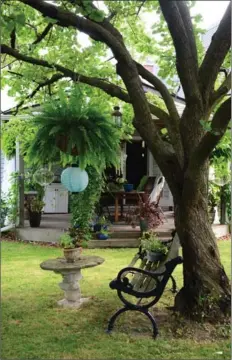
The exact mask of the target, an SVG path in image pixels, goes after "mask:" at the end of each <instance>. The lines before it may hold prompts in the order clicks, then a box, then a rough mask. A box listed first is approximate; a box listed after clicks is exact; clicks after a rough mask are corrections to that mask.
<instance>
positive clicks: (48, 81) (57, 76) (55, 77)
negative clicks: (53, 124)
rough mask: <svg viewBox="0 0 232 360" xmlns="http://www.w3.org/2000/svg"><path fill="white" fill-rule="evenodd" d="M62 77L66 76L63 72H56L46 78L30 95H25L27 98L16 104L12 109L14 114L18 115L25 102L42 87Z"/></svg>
mask: <svg viewBox="0 0 232 360" xmlns="http://www.w3.org/2000/svg"><path fill="white" fill-rule="evenodd" d="M62 78H64V75H63V74H54V75H52V77H51V79H46V81H44V82H43V83H40V84H39V85H38V86H37V87H36V88H35V89H34V90H33V91H32V92H31V93H30V94H29V95H27V96H26V97H25V99H23V100H22V101H20V103H19V104H18V105H16V107H15V110H14V108H13V109H12V113H14V115H17V113H18V111H19V109H20V107H21V106H22V105H23V104H24V103H25V101H26V100H27V99H32V98H33V97H34V96H35V94H36V93H37V92H38V91H39V90H40V89H42V88H43V87H45V86H51V85H52V84H54V83H55V82H56V81H58V80H60V79H62Z"/></svg>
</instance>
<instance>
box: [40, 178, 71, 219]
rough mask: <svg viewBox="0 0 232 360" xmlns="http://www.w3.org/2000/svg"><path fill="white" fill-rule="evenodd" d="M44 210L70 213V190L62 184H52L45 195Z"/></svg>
mask: <svg viewBox="0 0 232 360" xmlns="http://www.w3.org/2000/svg"><path fill="white" fill-rule="evenodd" d="M44 202H45V206H44V212H45V213H50V214H51V213H54V214H67V213H68V191H67V190H66V189H65V188H64V186H63V185H62V184H55V183H54V184H50V185H48V186H47V187H46V190H45V195H44Z"/></svg>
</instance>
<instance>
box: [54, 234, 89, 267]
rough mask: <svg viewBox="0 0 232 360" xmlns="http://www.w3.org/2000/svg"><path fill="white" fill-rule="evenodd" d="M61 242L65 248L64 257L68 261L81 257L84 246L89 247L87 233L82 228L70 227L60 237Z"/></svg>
mask: <svg viewBox="0 0 232 360" xmlns="http://www.w3.org/2000/svg"><path fill="white" fill-rule="evenodd" d="M59 244H60V246H61V247H62V248H63V249H64V257H65V259H66V261H67V262H70V263H72V262H74V261H77V260H79V259H80V257H81V253H82V248H83V247H87V241H86V239H85V234H84V232H83V231H82V230H81V229H77V228H69V229H68V231H67V232H65V233H64V234H62V235H61V236H60V238H59Z"/></svg>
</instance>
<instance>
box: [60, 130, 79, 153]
mask: <svg viewBox="0 0 232 360" xmlns="http://www.w3.org/2000/svg"><path fill="white" fill-rule="evenodd" d="M68 144H69V138H68V136H67V135H56V146H57V147H58V149H60V151H62V152H64V153H68V152H69V151H68ZM70 154H71V155H72V156H78V155H79V152H78V149H77V147H76V146H74V147H73V148H72V149H71V151H70Z"/></svg>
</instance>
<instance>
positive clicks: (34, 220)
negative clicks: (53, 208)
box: [29, 211, 41, 227]
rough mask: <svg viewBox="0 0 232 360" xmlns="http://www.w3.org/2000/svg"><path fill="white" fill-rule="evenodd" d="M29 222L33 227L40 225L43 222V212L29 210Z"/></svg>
mask: <svg viewBox="0 0 232 360" xmlns="http://www.w3.org/2000/svg"><path fill="white" fill-rule="evenodd" d="M29 222H30V226H31V227H39V226H40V222H41V212H33V211H29Z"/></svg>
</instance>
